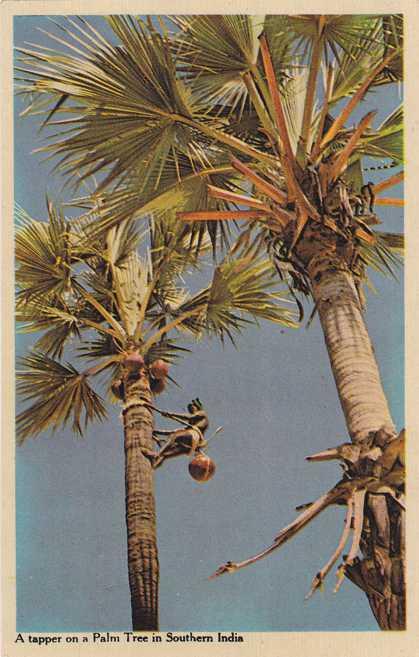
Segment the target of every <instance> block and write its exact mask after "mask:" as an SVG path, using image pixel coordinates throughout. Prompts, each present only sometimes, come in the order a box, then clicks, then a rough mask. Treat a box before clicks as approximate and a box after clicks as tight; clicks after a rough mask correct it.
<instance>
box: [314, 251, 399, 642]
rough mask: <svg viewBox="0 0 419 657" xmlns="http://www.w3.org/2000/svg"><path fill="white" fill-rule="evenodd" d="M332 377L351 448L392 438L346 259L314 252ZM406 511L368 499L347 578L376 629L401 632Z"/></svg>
mask: <svg viewBox="0 0 419 657" xmlns="http://www.w3.org/2000/svg"><path fill="white" fill-rule="evenodd" d="M308 271H309V276H310V280H311V283H312V288H313V294H314V298H315V302H316V305H317V310H318V313H319V317H320V322H321V325H322V328H323V332H324V336H325V341H326V345H327V349H328V352H329V358H330V362H331V366H332V371H333V375H334V378H335V381H336V387H337V390H338V394H339V398H340V401H341V404H342V408H343V412H344V414H345V418H346V422H347V426H348V431H349V434H350V436H351V439H352V442H353V443H355V444H358V445H361V446H362V445H364V444H366V443H367V442H368V440H371V436H373V435H374V434H375V433H376V432H377V431H379V430H380V429H385V432H386V433H387V434H388V436H389V440H390V441H391V440H393V439H394V438H396V435H397V434H396V431H395V428H394V425H393V421H392V419H391V416H390V411H389V408H388V404H387V401H386V398H385V395H384V391H383V389H382V385H381V381H380V374H379V371H378V366H377V362H376V359H375V356H374V350H373V347H372V344H371V341H370V338H369V335H368V331H367V328H366V326H365V322H364V318H363V313H362V309H361V305H360V302H359V296H358V293H357V289H356V286H355V284H354V280H353V276H352V274H351V272H350V271H349V268H348V266H347V263H346V262H345V259H344V258H342V257H339V255H338V254H337V253H336V252H335V253H332V254H330V252H325V251H324V250H323V251H322V252H321V253H318V254H317V255H315V256H314V257H312V258H311V259H310V264H309V267H308ZM404 524H405V511H404V510H403V509H402V507H401V506H400V504H398V502H397V501H396V500H395V499H393V498H392V497H391V496H390V495H386V494H373V493H371V492H369V493H368V494H367V495H366V499H365V508H364V524H363V532H362V539H361V551H362V554H363V559H362V560H360V559H358V558H357V559H356V560H355V561H354V563H353V564H352V565H348V567H347V569H346V575H347V576H348V577H349V579H351V580H352V581H353V582H354V583H355V584H356V585H357V586H359V587H360V588H361V589H362V590H363V591H365V593H366V595H367V597H368V601H369V604H370V606H371V609H372V611H373V613H374V616H375V617H376V619H377V622H378V624H379V626H380V628H381V629H384V630H400V629H404V628H405V622H406V620H405V593H406V590H405V529H404Z"/></svg>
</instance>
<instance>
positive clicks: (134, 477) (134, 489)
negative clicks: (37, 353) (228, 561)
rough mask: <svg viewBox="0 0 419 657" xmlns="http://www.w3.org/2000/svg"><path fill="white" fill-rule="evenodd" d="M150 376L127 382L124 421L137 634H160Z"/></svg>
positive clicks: (130, 568)
mask: <svg viewBox="0 0 419 657" xmlns="http://www.w3.org/2000/svg"><path fill="white" fill-rule="evenodd" d="M144 400H145V401H147V402H148V403H151V393H150V384H149V381H148V378H147V376H146V375H142V376H141V377H140V378H138V379H134V380H131V381H127V382H126V387H125V405H124V411H123V417H124V436H125V501H126V523H127V539H128V576H129V585H130V590H131V610H132V626H133V629H134V630H158V582H159V562H158V554H157V537H156V511H155V501H154V477H153V469H152V467H151V464H150V461H149V459H148V458H147V457H146V456H144V454H143V452H142V450H143V449H145V450H152V449H153V439H152V430H153V417H152V414H151V412H150V410H149V409H148V408H147V407H146V406H144V404H143V401H144Z"/></svg>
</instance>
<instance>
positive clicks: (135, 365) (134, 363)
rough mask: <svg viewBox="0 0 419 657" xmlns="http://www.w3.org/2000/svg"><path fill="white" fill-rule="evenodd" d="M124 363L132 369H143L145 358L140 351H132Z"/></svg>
mask: <svg viewBox="0 0 419 657" xmlns="http://www.w3.org/2000/svg"><path fill="white" fill-rule="evenodd" d="M124 365H125V366H126V367H128V368H129V369H130V370H141V369H142V368H143V367H144V358H143V357H142V356H141V354H140V353H139V352H138V351H130V353H129V354H128V355H127V357H126V358H125V360H124Z"/></svg>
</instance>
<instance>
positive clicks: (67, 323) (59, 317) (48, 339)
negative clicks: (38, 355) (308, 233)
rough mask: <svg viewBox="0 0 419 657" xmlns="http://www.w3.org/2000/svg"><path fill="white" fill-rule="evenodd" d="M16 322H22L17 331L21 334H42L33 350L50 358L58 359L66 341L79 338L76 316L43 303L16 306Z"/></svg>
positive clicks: (30, 302)
mask: <svg viewBox="0 0 419 657" xmlns="http://www.w3.org/2000/svg"><path fill="white" fill-rule="evenodd" d="M76 312H77V311H76ZM16 321H17V322H23V326H21V327H20V329H19V331H20V332H21V333H38V332H41V333H42V336H41V337H40V338H39V339H38V340H37V341H36V342H35V349H36V350H38V351H40V352H42V353H44V354H45V355H47V356H51V357H52V358H58V359H60V358H61V357H62V355H63V352H64V348H65V346H66V344H67V343H68V341H69V340H71V339H72V338H78V339H80V337H81V334H80V327H81V326H82V323H81V322H80V320H79V318H78V317H77V315H76V314H73V313H71V312H68V311H66V310H62V309H60V308H54V307H48V306H47V305H46V304H45V302H44V303H40V302H37V301H29V302H24V303H21V304H18V306H17V309H16Z"/></svg>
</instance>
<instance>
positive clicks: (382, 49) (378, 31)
mask: <svg viewBox="0 0 419 657" xmlns="http://www.w3.org/2000/svg"><path fill="white" fill-rule="evenodd" d="M365 18H366V20H367V29H366V30H364V29H360V30H359V31H357V33H355V38H354V39H353V41H352V43H350V44H347V45H346V47H345V49H344V50H343V51H342V53H341V55H340V56H338V58H337V60H336V64H337V65H336V66H335V75H334V83H333V90H332V99H331V103H332V104H334V103H336V102H338V101H339V100H341V99H342V98H345V97H347V96H349V95H351V94H352V93H354V91H355V90H356V89H357V87H358V86H359V84H360V81H361V80H362V79H363V78H364V77H365V76H366V75H368V72H369V71H370V70H372V69H373V68H374V67H375V66H376V65H377V64H378V63H379V62H380V61H382V59H383V58H384V57H386V55H387V54H388V53H389V52H390V51H391V50H394V49H396V50H397V55H396V56H395V57H394V59H392V61H391V63H389V65H388V66H387V67H386V69H384V71H382V72H381V73H380V74H379V75H378V76H377V77H376V79H375V80H374V82H373V83H372V85H371V86H377V85H381V84H386V83H389V82H393V81H394V79H395V77H394V76H396V77H397V79H401V77H402V67H401V57H402V52H403V50H402V46H403V33H402V21H401V20H400V19H399V18H400V17H397V16H391V17H390V16H384V17H381V16H375V17H369V18H368V17H365ZM387 19H389V20H390V21H391V23H392V24H393V22H394V21H396V23H395V25H396V38H393V37H391V36H390V33H389V29H388V27H387V26H386V21H387ZM391 29H392V28H391ZM397 70H398V71H399V72H398V73H397V74H396V71H397Z"/></svg>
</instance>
